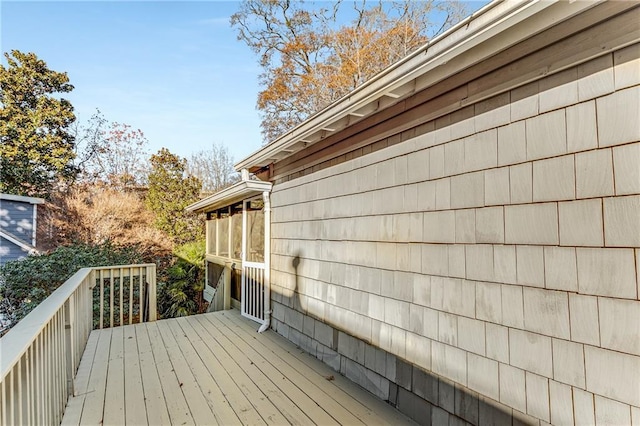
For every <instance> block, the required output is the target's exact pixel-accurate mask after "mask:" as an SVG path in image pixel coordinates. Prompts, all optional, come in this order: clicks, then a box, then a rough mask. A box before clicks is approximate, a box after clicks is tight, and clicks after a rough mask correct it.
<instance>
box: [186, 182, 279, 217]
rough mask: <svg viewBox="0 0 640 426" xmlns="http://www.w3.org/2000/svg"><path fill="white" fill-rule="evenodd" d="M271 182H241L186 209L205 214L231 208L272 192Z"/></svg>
mask: <svg viewBox="0 0 640 426" xmlns="http://www.w3.org/2000/svg"><path fill="white" fill-rule="evenodd" d="M271 187H272V184H271V182H263V181H260V180H245V181H240V182H238V183H236V184H234V185H232V186H230V187H228V188H225V189H223V190H222V191H220V192H216V193H215V194H213V195H210V196H208V197H206V198H203V199H202V200H200V201H197V202H195V203H193V204H191V205H190V206H187V207H186V210H187V211H190V212H195V213H203V212H206V211H211V210H216V209H219V208H222V207H226V206H229V205H231V204H234V203H236V202H238V201H242V200H246V199H247V198H250V197H252V196H255V195H259V194H262V193H263V192H269V191H271Z"/></svg>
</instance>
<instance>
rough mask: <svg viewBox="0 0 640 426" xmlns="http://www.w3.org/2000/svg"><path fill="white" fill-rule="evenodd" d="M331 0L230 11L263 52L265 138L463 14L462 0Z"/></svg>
mask: <svg viewBox="0 0 640 426" xmlns="http://www.w3.org/2000/svg"><path fill="white" fill-rule="evenodd" d="M320 4H322V5H327V4H328V3H320ZM330 5H331V7H314V5H313V4H308V3H303V2H302V1H290V0H243V2H242V3H241V5H240V8H239V10H238V12H236V13H235V14H234V15H233V16H232V17H231V24H232V26H233V27H235V28H236V30H237V31H238V39H239V40H241V41H244V42H245V43H246V44H247V45H248V46H249V47H250V48H251V49H252V50H253V51H254V52H255V53H256V54H257V55H259V58H260V65H261V67H262V69H263V72H262V74H261V75H260V83H261V84H262V86H263V87H264V89H263V90H262V91H261V92H260V93H259V94H258V102H257V107H258V109H259V110H260V111H261V112H262V133H263V136H264V139H265V141H266V142H268V141H271V140H273V139H275V138H276V137H278V136H280V135H281V134H283V133H284V132H285V131H287V130H289V129H291V128H292V127H294V126H295V125H297V124H299V123H300V122H302V121H303V120H304V119H306V118H307V117H308V116H309V115H311V114H313V113H315V112H317V111H319V110H321V109H322V108H324V107H325V106H327V105H329V104H330V103H331V102H333V101H335V100H337V99H339V98H341V97H342V96H344V95H346V94H347V93H349V92H351V91H352V90H353V89H355V88H356V87H358V86H360V85H361V84H363V83H364V82H366V81H367V80H369V79H370V78H371V77H373V76H374V75H375V74H376V73H378V72H379V71H381V70H382V69H384V68H386V67H387V66H389V65H391V64H393V63H394V62H396V61H398V60H399V59H401V58H403V57H405V56H406V55H407V54H409V53H411V52H413V51H414V50H416V49H417V48H418V47H420V46H422V45H423V44H424V43H425V42H426V41H428V40H429V39H430V38H431V37H433V36H435V35H437V34H439V33H441V32H442V31H444V30H445V29H447V28H449V27H450V26H452V25H453V24H455V23H456V22H458V21H459V20H461V19H462V18H463V17H464V16H465V15H466V10H465V7H464V4H463V3H461V2H458V1H438V0H430V1H412V0H401V1H394V2H382V1H380V2H373V1H367V0H360V1H354V2H353V3H348V2H334V3H331V4H330ZM344 22H347V24H343V23H344Z"/></svg>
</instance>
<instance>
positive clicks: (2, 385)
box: [0, 381, 7, 425]
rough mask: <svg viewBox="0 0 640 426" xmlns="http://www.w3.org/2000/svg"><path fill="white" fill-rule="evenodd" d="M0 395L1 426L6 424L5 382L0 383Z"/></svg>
mask: <svg viewBox="0 0 640 426" xmlns="http://www.w3.org/2000/svg"><path fill="white" fill-rule="evenodd" d="M0 388H1V389H0V395H2V401H0V421H1V422H2V424H3V425H6V424H7V390H6V388H7V383H6V382H5V381H2V382H0Z"/></svg>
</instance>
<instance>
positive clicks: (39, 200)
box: [0, 194, 44, 204]
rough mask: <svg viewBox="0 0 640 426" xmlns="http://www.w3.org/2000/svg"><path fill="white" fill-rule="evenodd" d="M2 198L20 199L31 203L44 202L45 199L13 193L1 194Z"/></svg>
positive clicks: (0, 198)
mask: <svg viewBox="0 0 640 426" xmlns="http://www.w3.org/2000/svg"><path fill="white" fill-rule="evenodd" d="M0 200H8V201H20V202H22V203H29V204H43V203H44V200H43V199H42V198H36V197H25V196H23V195H13V194H0Z"/></svg>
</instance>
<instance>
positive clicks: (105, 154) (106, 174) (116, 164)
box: [82, 112, 149, 189]
mask: <svg viewBox="0 0 640 426" xmlns="http://www.w3.org/2000/svg"><path fill="white" fill-rule="evenodd" d="M83 132H84V133H83V140H84V141H85V142H86V144H85V145H84V149H83V151H82V158H83V167H82V171H83V177H84V178H85V179H86V180H88V181H89V182H101V183H104V184H107V185H108V186H110V187H112V188H116V189H127V188H131V187H134V186H137V185H143V184H145V183H146V178H147V171H148V164H147V160H146V159H147V156H148V145H149V141H148V140H147V138H146V137H145V135H144V133H143V132H142V130H140V129H134V128H133V127H131V126H130V125H128V124H124V123H115V122H113V123H109V124H108V123H107V121H106V120H105V119H104V117H102V115H101V114H99V112H98V114H96V115H94V116H93V117H92V120H90V121H89V123H88V125H87V126H86V127H85V128H84V129H83Z"/></svg>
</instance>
